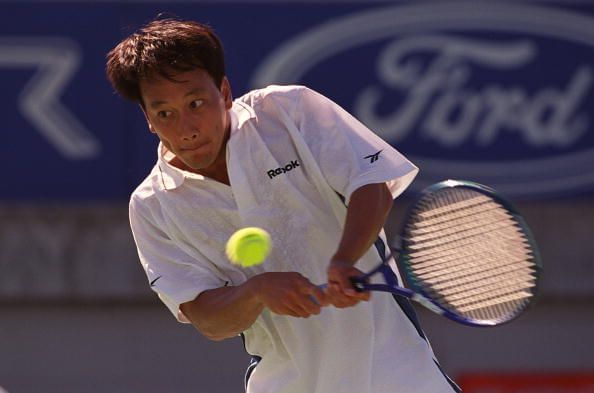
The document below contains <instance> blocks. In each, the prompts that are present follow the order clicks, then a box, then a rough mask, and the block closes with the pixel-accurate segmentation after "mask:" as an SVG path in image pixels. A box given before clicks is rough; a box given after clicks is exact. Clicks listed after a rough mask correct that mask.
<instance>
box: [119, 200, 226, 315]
mask: <svg viewBox="0 0 594 393" xmlns="http://www.w3.org/2000/svg"><path fill="white" fill-rule="evenodd" d="M143 202H144V201H142V200H136V199H135V198H134V196H133V197H132V199H131V201H130V226H131V228H132V234H133V236H134V241H135V242H136V247H137V250H138V256H139V258H140V262H141V264H142V267H143V268H144V270H145V272H146V275H147V278H148V280H149V285H150V286H151V289H152V290H153V291H154V292H156V293H157V295H158V296H159V298H160V299H161V301H162V302H163V303H164V304H165V305H166V306H167V307H168V308H169V310H170V311H171V312H172V313H173V315H174V316H175V317H176V318H177V320H178V321H180V322H184V323H188V322H189V321H188V320H187V318H185V316H184V315H183V314H182V313H181V311H180V310H179V306H180V305H181V304H182V303H185V302H188V301H191V300H193V299H195V298H196V297H197V296H198V295H199V294H200V293H202V292H204V291H206V290H209V289H214V288H219V287H221V286H224V285H226V283H227V282H228V280H226V279H225V277H224V276H223V275H222V274H221V272H220V271H219V270H218V269H217V268H216V266H215V265H214V264H212V263H211V262H210V261H208V259H207V258H206V257H204V256H202V255H199V254H197V255H192V256H190V255H188V254H187V253H186V252H184V250H182V249H181V248H180V247H179V246H178V245H176V244H175V243H174V242H173V241H172V240H171V239H170V238H169V237H168V236H167V234H166V232H165V231H164V230H162V229H161V228H160V226H159V225H158V223H157V222H158V220H156V219H155V216H154V213H155V212H152V213H153V214H151V211H150V207H148V206H147V205H146V204H144V203H143Z"/></svg>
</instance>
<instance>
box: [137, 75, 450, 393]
mask: <svg viewBox="0 0 594 393" xmlns="http://www.w3.org/2000/svg"><path fill="white" fill-rule="evenodd" d="M230 112H231V134H230V139H229V142H228V144H227V170H228V173H229V179H230V186H227V185H225V184H222V183H219V182H216V181H214V180H212V179H209V178H206V177H204V176H200V175H197V174H194V173H190V172H187V171H183V170H180V169H178V168H175V167H173V166H172V165H170V164H169V163H168V161H170V159H171V155H172V153H170V152H167V151H165V149H164V147H163V146H162V145H160V146H159V154H158V157H159V158H158V161H157V164H156V165H155V167H154V168H153V170H152V172H151V173H150V175H149V176H148V177H147V178H146V179H145V180H144V181H143V182H142V184H141V185H140V186H139V187H138V188H137V189H136V190H135V191H134V193H133V194H132V197H131V201H130V221H131V227H132V231H133V234H134V238H135V241H136V245H137V247H138V252H139V256H140V260H141V262H142V266H143V267H144V269H145V271H146V273H147V276H148V280H149V282H150V283H151V287H152V289H153V290H154V291H155V292H156V293H157V294H158V295H159V298H160V299H161V300H162V301H163V302H164V303H165V304H166V305H167V307H168V308H169V309H170V310H171V312H172V313H173V314H174V315H175V316H176V317H177V318H178V320H179V321H181V322H187V320H186V319H185V318H184V316H183V315H182V314H181V313H180V311H179V305H180V304H181V303H184V302H187V301H190V300H193V299H194V298H196V297H197V296H198V295H199V294H200V293H201V292H203V291H205V290H208V289H213V288H218V287H221V286H224V285H239V284H241V283H243V282H245V281H246V280H247V279H249V278H250V277H253V276H254V275H257V274H259V273H262V272H265V271H297V272H299V273H301V274H303V275H304V276H305V277H308V278H309V279H310V280H311V281H312V282H313V283H317V284H322V283H324V282H326V278H327V276H326V268H327V265H328V262H329V260H330V257H331V256H332V255H333V253H334V252H335V251H336V247H337V245H338V242H339V240H340V236H341V233H342V226H343V223H344V218H345V216H346V208H345V205H344V203H343V202H342V201H341V199H340V198H339V196H338V195H337V194H340V195H342V196H343V197H344V198H345V201H346V203H348V200H349V197H350V195H351V194H352V192H353V191H355V190H356V189H357V188H359V187H361V186H363V185H365V184H370V183H381V182H386V183H387V184H388V186H389V187H390V190H391V191H392V194H393V196H394V197H396V196H398V195H399V194H400V193H402V191H403V190H404V189H405V188H406V187H407V186H408V185H409V184H410V182H411V181H412V180H413V178H414V177H415V175H416V173H417V168H416V167H415V166H414V165H413V164H411V163H410V162H409V161H408V160H407V159H406V158H405V157H403V156H402V155H401V154H400V153H399V152H397V151H396V150H394V149H393V148H392V147H391V146H390V145H389V144H387V143H386V142H384V141H383V140H381V139H380V138H379V137H377V136H376V135H375V134H374V133H372V132H371V131H369V130H368V129H367V128H366V127H365V126H363V125H362V124H361V123H360V122H359V121H357V120H356V119H355V118H353V117H352V116H351V115H349V114H348V113H347V112H346V111H344V110H343V109H342V108H340V107H339V106H338V105H336V104H335V103H333V102H332V101H330V100H328V99H327V98H325V97H323V96H321V95H320V94H318V93H315V92H314V91H312V90H309V89H307V88H304V87H300V86H287V87H280V86H270V87H267V88H265V89H262V90H255V91H252V92H250V93H248V94H246V95H244V96H243V97H240V98H239V99H236V100H235V101H234V103H233V107H232V109H231V111H230ZM245 226H257V227H261V228H264V229H266V230H267V231H268V232H269V233H270V235H271V238H272V242H273V251H272V253H271V255H270V256H269V258H268V259H267V260H266V262H265V263H264V264H262V265H260V266H256V267H252V268H248V269H242V268H238V267H236V266H234V265H232V264H231V263H229V262H228V260H227V258H226V256H225V253H224V248H225V243H226V241H227V239H228V238H229V236H231V234H232V233H233V232H235V231H236V230H237V229H239V228H241V227H245ZM382 236H383V234H382ZM378 262H379V257H378V253H377V251H376V250H375V248H373V247H372V249H371V250H369V252H367V254H366V255H365V256H364V257H363V258H362V259H361V260H360V261H359V262H358V264H357V267H358V268H359V269H361V270H363V271H366V270H369V269H370V268H372V267H373V266H375V265H376V264H377V263H378ZM244 337H245V346H246V350H247V352H248V353H250V354H252V355H257V356H260V357H262V360H261V361H260V363H259V364H258V366H257V367H256V368H255V369H254V371H253V373H252V375H251V377H250V379H249V383H248V388H247V389H248V392H250V393H333V392H336V393H350V392H352V393H395V392H399V393H442V392H443V393H445V392H448V393H451V392H453V389H452V387H451V386H450V384H449V383H448V381H447V379H446V377H445V376H444V375H443V374H442V372H441V371H440V370H439V367H438V366H437V364H436V362H435V360H434V358H433V353H432V351H431V348H430V346H429V344H428V343H427V341H426V340H425V339H424V338H423V337H421V335H420V334H419V331H418V330H417V329H416V328H415V326H414V325H413V323H412V322H411V320H410V319H409V318H408V317H407V316H406V315H405V313H404V312H403V309H402V308H401V307H400V306H399V304H398V303H397V302H395V301H394V299H393V298H392V296H391V295H389V294H383V293H376V294H374V296H373V297H372V300H371V301H370V302H362V303H360V304H358V305H357V306H355V307H352V308H347V309H336V308H334V307H326V308H324V309H323V310H322V312H321V314H320V315H317V316H312V317H310V318H307V319H301V318H294V317H289V316H283V315H276V314H273V313H271V312H270V311H268V310H264V311H263V312H262V314H261V315H260V316H259V317H258V318H257V320H256V321H255V323H254V324H253V325H252V326H251V327H250V328H249V329H247V330H246V331H245V332H244Z"/></svg>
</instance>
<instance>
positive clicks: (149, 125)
mask: <svg viewBox="0 0 594 393" xmlns="http://www.w3.org/2000/svg"><path fill="white" fill-rule="evenodd" d="M140 110H141V111H142V114H143V115H144V119H145V120H146V124H147V125H148V129H149V131H150V132H152V133H153V134H156V133H157V132H156V131H155V129H154V128H153V125H152V124H151V121H150V120H149V118H148V115H147V114H146V110H145V109H144V106H143V105H142V104H141V105H140Z"/></svg>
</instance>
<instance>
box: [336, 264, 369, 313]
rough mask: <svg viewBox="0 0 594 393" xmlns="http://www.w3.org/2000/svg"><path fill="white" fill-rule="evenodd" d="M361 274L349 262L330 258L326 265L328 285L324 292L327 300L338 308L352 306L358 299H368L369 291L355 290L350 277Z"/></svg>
mask: <svg viewBox="0 0 594 393" xmlns="http://www.w3.org/2000/svg"><path fill="white" fill-rule="evenodd" d="M361 274H363V273H362V272H361V271H360V270H359V269H357V268H355V267H354V266H353V264H352V263H350V262H343V261H339V260H332V261H331V262H330V265H329V266H328V287H327V288H326V293H327V295H328V299H329V302H330V303H331V304H332V305H333V306H335V307H338V308H345V307H352V306H354V305H356V304H357V303H359V302H360V301H368V300H369V299H370V297H371V295H370V294H369V292H357V291H356V290H355V288H354V287H353V284H352V283H351V280H350V278H351V277H356V276H360V275H361Z"/></svg>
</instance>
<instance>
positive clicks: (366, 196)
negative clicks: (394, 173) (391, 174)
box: [328, 183, 392, 307]
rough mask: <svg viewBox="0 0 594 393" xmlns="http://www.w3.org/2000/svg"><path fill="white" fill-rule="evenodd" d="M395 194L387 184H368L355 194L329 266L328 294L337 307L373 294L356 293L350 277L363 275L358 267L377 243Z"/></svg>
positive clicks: (352, 196) (349, 304)
mask: <svg viewBox="0 0 594 393" xmlns="http://www.w3.org/2000/svg"><path fill="white" fill-rule="evenodd" d="M391 207H392V194H391V192H390V190H389V189H388V186H387V185H386V184H385V183H379V184H368V185H365V186H363V187H360V188H358V189H357V190H355V191H354V192H353V194H352V195H351V198H350V201H349V205H348V207H347V216H346V221H345V226H344V230H343V233H342V237H341V240H340V243H339V245H338V249H337V250H336V253H335V254H334V256H333V257H332V259H331V261H330V265H329V266H328V294H329V295H330V302H331V303H332V304H333V305H335V306H337V307H349V306H353V305H355V304H357V303H358V302H359V301H361V300H369V293H365V292H356V291H355V290H354V288H353V287H352V285H351V282H350V280H349V277H352V276H357V275H360V274H361V271H360V270H358V269H356V268H355V267H354V265H355V264H356V263H357V261H358V260H359V258H361V257H362V256H363V255H364V254H365V253H366V252H367V250H369V248H370V247H371V246H372V245H373V244H374V243H375V241H376V240H377V237H378V235H379V233H380V231H381V230H382V228H383V226H384V224H385V222H386V219H387V217H388V214H389V213H390V209H391Z"/></svg>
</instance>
